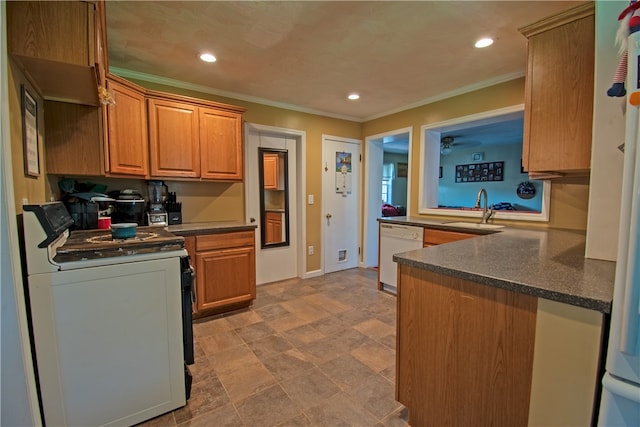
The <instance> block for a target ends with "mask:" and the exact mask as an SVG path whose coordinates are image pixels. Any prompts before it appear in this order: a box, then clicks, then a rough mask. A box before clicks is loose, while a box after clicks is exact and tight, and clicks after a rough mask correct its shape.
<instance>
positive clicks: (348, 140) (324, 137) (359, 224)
mask: <svg viewBox="0 0 640 427" xmlns="http://www.w3.org/2000/svg"><path fill="white" fill-rule="evenodd" d="M327 139H330V140H332V141H338V142H346V143H352V144H358V145H359V146H360V156H363V154H362V140H361V139H355V138H345V137H343V136H333V135H327V134H324V133H323V134H322V148H321V150H320V151H321V153H322V154H323V155H324V146H325V141H326V140H327ZM359 161H360V173H359V174H358V178H357V179H358V183H357V185H358V186H359V187H358V188H359V189H360V195H359V196H358V200H357V204H358V215H357V217H356V221H357V229H358V247H359V248H360V253H359V254H358V263H357V265H358V267H360V266H361V264H362V254H363V252H362V248H363V245H362V221H361V218H362V161H361V160H360V159H359ZM324 181H325V180H324V174H322V175H321V179H320V182H321V187H322V190H321V191H322V196H323V197H322V203H321V206H320V212H321V215H320V221H321V223H322V229H321V231H320V232H321V236H320V239H321V240H320V242H321V244H322V253H321V256H320V270H321V271H322V274H325V259H324V254H325V251H326V239H325V235H326V233H327V223H326V221H325V220H324V213H323V212H325V211H326V202H325V200H324V194H325V191H326V190H327V189H326V188H325V185H324ZM332 188H333V186H332Z"/></svg>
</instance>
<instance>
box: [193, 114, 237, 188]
mask: <svg viewBox="0 0 640 427" xmlns="http://www.w3.org/2000/svg"><path fill="white" fill-rule="evenodd" d="M199 116H200V156H201V175H202V178H206V179H220V180H234V181H240V180H242V177H243V169H242V168H243V149H242V116H241V115H239V114H235V113H230V112H226V111H219V110H216V109H212V108H204V107H200V108H199Z"/></svg>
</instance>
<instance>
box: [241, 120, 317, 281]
mask: <svg viewBox="0 0 640 427" xmlns="http://www.w3.org/2000/svg"><path fill="white" fill-rule="evenodd" d="M251 132H262V133H271V134H275V135H279V136H290V137H293V138H295V139H296V140H297V141H299V144H298V145H299V146H298V147H297V148H296V174H297V176H296V177H295V179H296V183H297V194H296V200H297V201H298V203H297V209H296V210H297V218H296V219H297V223H298V233H297V236H296V239H297V242H296V243H297V245H298V266H297V276H298V277H302V278H304V277H306V270H307V252H306V250H305V248H306V242H307V204H306V200H307V198H306V193H307V133H306V132H305V131H301V130H295V129H287V128H281V127H275V126H267V125H261V124H257V123H249V122H246V123H245V124H244V147H245V152H247V149H248V145H249V133H251ZM248 167H249V165H248V162H244V168H245V176H247V168H248ZM248 197H249V192H248V191H247V189H246V188H245V190H244V205H245V220H246V221H247V222H249V217H248V212H247V211H246V207H247V206H249V203H248Z"/></svg>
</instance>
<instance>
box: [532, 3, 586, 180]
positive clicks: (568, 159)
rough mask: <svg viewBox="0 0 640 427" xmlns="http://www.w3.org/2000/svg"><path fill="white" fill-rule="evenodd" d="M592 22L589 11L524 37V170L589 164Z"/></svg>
mask: <svg viewBox="0 0 640 427" xmlns="http://www.w3.org/2000/svg"><path fill="white" fill-rule="evenodd" d="M587 6H588V7H591V10H592V8H593V5H592V4H591V5H587ZM594 26H595V25H594V17H593V14H591V15H589V16H586V17H581V18H579V19H576V20H573V21H571V22H568V23H564V24H563V25H559V26H556V27H554V28H551V29H548V30H546V31H541V32H538V33H536V34H534V35H532V36H531V37H530V38H529V42H528V43H529V44H528V69H527V83H526V86H525V125H524V141H523V165H524V167H525V169H526V170H528V171H529V172H553V171H567V172H571V171H574V172H581V171H587V170H589V168H590V162H591V140H592V132H591V129H592V118H593V70H594V39H595V38H594ZM523 33H524V30H523Z"/></svg>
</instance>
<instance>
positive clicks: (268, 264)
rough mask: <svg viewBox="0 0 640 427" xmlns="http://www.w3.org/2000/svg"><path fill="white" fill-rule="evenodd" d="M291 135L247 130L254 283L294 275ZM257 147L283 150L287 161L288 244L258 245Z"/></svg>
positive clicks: (293, 151)
mask: <svg viewBox="0 0 640 427" xmlns="http://www.w3.org/2000/svg"><path fill="white" fill-rule="evenodd" d="M297 142H298V141H297V140H296V139H295V137H292V136H288V135H284V134H281V135H278V134H272V133H262V132H257V131H254V130H252V131H250V133H249V136H248V145H247V150H246V152H245V161H246V162H247V168H246V173H247V177H246V181H245V185H246V186H247V190H246V191H247V196H248V197H247V216H248V217H249V220H250V221H255V222H253V223H254V224H256V225H257V226H258V228H257V229H256V283H257V284H258V285H261V284H264V283H271V282H276V281H278V280H284V279H290V278H292V277H297V275H298V270H297V267H298V249H297V247H298V245H297V240H298V239H297V236H298V225H297V216H298V215H297V199H296V194H297V192H298V189H297V183H296V176H297V175H296V172H297V165H296V144H297ZM259 148H274V149H278V150H286V152H287V163H288V191H287V195H288V199H289V200H288V206H289V215H288V220H289V236H290V237H289V245H288V246H276V247H266V248H263V247H262V240H261V222H260V216H261V209H260V191H261V190H260V177H259V171H260V169H259V163H258V162H259V157H258V149H259Z"/></svg>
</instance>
